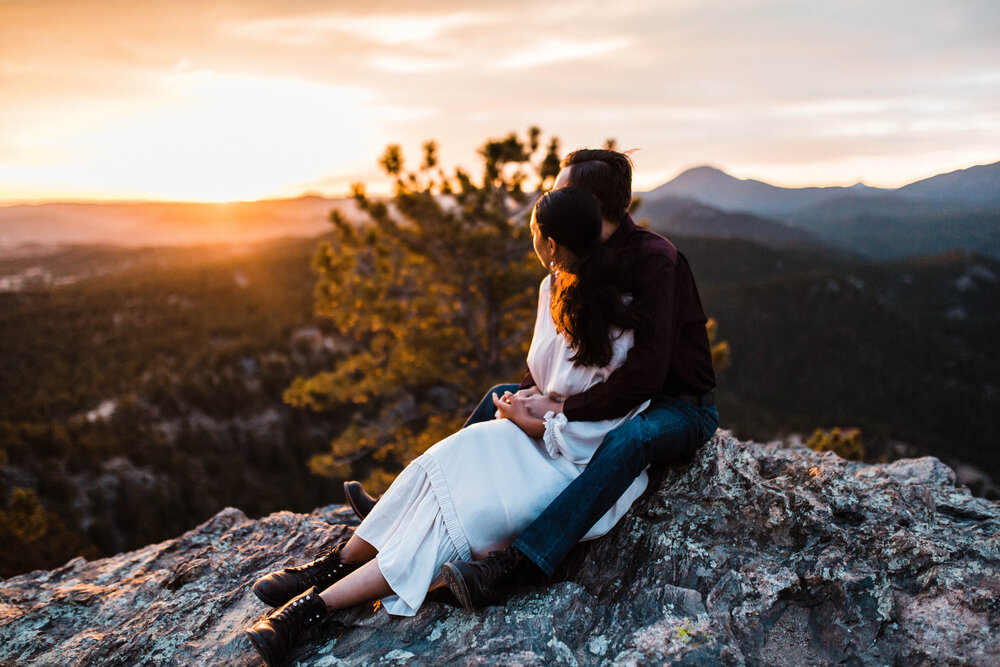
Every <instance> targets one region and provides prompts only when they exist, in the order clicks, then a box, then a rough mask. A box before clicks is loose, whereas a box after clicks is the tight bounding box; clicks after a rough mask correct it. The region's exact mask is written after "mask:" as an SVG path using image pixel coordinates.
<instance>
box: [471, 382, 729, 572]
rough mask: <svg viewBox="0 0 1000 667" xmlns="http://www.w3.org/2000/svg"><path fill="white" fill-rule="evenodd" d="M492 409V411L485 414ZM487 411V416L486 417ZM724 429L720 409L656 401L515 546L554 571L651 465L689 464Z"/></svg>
mask: <svg viewBox="0 0 1000 667" xmlns="http://www.w3.org/2000/svg"><path fill="white" fill-rule="evenodd" d="M510 386H511V385H498V386H497V387H494V388H493V389H491V390H490V392H489V393H488V394H487V395H486V397H485V398H484V399H483V401H482V402H480V404H479V407H477V408H476V410H475V411H474V412H473V413H472V416H471V417H469V421H468V422H466V426H468V425H469V424H474V423H476V422H475V421H473V418H477V417H478V419H477V421H485V420H484V419H483V418H482V417H483V416H484V415H486V414H487V413H488V416H486V419H492V418H493V413H494V412H495V408H494V406H493V401H492V400H491V399H490V395H491V394H492V393H494V392H496V391H498V390H499V392H500V394H501V395H502V394H503V392H504V391H512V392H513V391H516V390H517V388H516V385H513V386H514V389H511V388H510ZM485 404H488V408H489V409H488V410H487V409H485ZM481 410H482V412H481ZM718 427H719V413H718V411H717V410H716V408H715V406H706V407H700V406H697V405H692V404H691V403H687V402H685V401H681V400H679V399H676V398H671V397H669V396H655V397H654V398H653V400H652V401H651V402H650V405H649V407H648V408H646V409H645V410H644V411H642V412H641V413H640V414H638V415H636V416H635V417H633V418H632V419H629V420H628V421H626V422H625V423H623V424H622V425H620V426H619V427H618V428H616V429H615V430H613V431H611V432H610V433H608V434H607V435H606V436H604V441H603V442H602V443H601V446H600V447H598V448H597V451H596V452H594V456H593V457H591V459H590V463H589V464H588V465H587V467H586V468H585V469H584V471H583V472H582V473H580V476H579V477H577V478H576V479H575V480H573V481H572V482H571V483H570V485H569V486H567V487H566V488H565V489H564V490H563V492H562V493H560V494H559V496H558V497H557V498H556V499H555V500H554V501H552V503H551V504H550V505H549V506H548V507H547V508H545V511H543V512H542V514H541V515H540V516H539V517H538V518H537V519H535V520H534V521H533V522H532V523H531V525H530V526H528V528H527V529H526V530H525V531H524V532H523V533H521V536H520V537H519V538H518V539H517V541H515V542H514V547H516V548H517V550H518V551H520V552H521V553H523V554H524V555H525V556H527V557H528V558H529V559H530V560H531V561H532V562H533V563H535V565H537V566H538V568H539V569H540V570H542V571H543V572H545V573H546V574H547V575H549V576H552V572H553V571H554V570H555V569H556V567H558V565H559V564H560V563H561V562H562V561H563V559H565V558H566V555H567V554H569V552H570V550H571V549H572V548H573V547H574V546H575V545H576V543H577V542H579V541H580V538H582V537H583V536H584V535H586V534H587V531H589V530H590V528H591V526H593V525H594V524H595V523H597V520H598V519H600V518H601V517H602V516H604V514H605V512H607V511H608V510H609V509H611V506H612V505H614V504H615V503H616V502H617V501H618V499H619V498H620V497H621V495H622V494H623V493H625V489H627V488H628V487H629V485H631V484H632V482H633V481H634V480H635V478H636V477H638V476H639V473H641V472H642V471H643V470H645V469H646V466H648V465H650V464H665V463H671V462H674V461H678V460H681V459H684V458H686V457H688V456H690V455H691V454H693V453H694V452H695V451H696V450H697V449H698V448H699V447H701V446H702V445H703V444H704V443H705V442H706V441H707V440H708V439H709V438H711V437H712V434H713V433H715V430H716V429H717V428H718Z"/></svg>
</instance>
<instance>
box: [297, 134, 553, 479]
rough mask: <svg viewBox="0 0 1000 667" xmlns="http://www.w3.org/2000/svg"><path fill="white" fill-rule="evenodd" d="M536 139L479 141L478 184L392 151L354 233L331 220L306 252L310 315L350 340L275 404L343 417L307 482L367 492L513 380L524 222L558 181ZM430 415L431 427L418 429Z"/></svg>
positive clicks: (526, 313)
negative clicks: (383, 195)
mask: <svg viewBox="0 0 1000 667" xmlns="http://www.w3.org/2000/svg"><path fill="white" fill-rule="evenodd" d="M540 139H541V132H540V130H538V128H531V129H530V130H529V131H528V136H527V138H526V139H525V138H522V137H520V136H518V135H517V134H515V133H511V134H509V135H508V136H506V137H504V138H502V139H497V140H491V141H488V142H487V143H486V144H485V145H484V146H483V147H482V148H481V149H480V151H479V155H480V157H481V158H482V166H483V172H482V174H483V175H482V180H481V181H479V182H476V181H474V179H473V177H472V176H471V175H469V174H468V173H467V172H465V171H463V170H461V169H456V170H455V172H454V174H453V175H452V176H451V177H449V176H447V175H446V174H445V173H444V171H443V170H441V169H440V168H438V167H437V165H438V161H437V144H436V143H434V142H433V141H429V142H427V143H425V144H424V146H423V149H424V151H423V160H422V162H421V164H420V167H419V169H417V170H416V171H406V169H405V162H404V157H403V152H402V150H401V148H400V147H399V146H397V145H391V146H389V147H387V148H386V150H385V153H384V154H383V155H382V157H381V159H380V160H379V164H380V165H381V166H382V168H383V169H384V170H385V171H386V173H387V174H389V175H390V176H392V177H394V179H395V192H394V195H393V196H392V197H391V198H390V199H388V200H387V201H386V200H379V199H375V198H372V197H369V196H367V194H366V191H365V187H364V185H362V184H357V185H355V186H354V199H355V201H356V202H357V204H358V206H359V208H360V209H361V210H362V211H363V212H364V213H365V214H366V220H365V221H364V222H361V223H356V222H349V221H348V220H346V219H345V218H344V217H343V216H342V215H340V213H338V212H336V211H335V212H333V213H332V214H331V222H332V223H333V235H332V239H331V240H329V241H326V242H323V243H322V244H321V245H320V246H319V248H318V249H317V253H316V256H315V262H314V263H315V267H316V270H317V271H318V273H319V279H318V282H317V285H316V291H315V296H316V311H317V313H318V314H319V315H321V316H323V317H326V318H329V320H330V321H331V322H332V323H333V325H334V326H335V327H336V328H337V329H338V331H339V332H340V334H341V335H342V336H344V337H346V338H347V339H349V340H350V341H351V344H352V348H351V351H350V352H349V353H348V354H347V355H346V357H345V358H343V359H342V360H341V361H340V362H339V363H338V364H337V365H336V367H335V368H333V369H332V370H331V371H329V372H324V373H320V374H318V375H315V376H313V377H310V378H300V379H298V380H296V381H295V382H294V383H293V384H292V386H291V387H290V388H289V389H288V391H287V392H286V393H285V399H286V400H287V401H288V402H289V403H291V404H293V405H299V406H308V407H311V408H313V409H317V410H331V409H337V410H349V411H351V412H352V419H351V422H350V425H349V426H348V427H347V428H346V429H345V430H344V431H343V432H342V433H341V434H340V436H339V437H337V438H336V439H335V440H334V441H333V442H332V443H331V447H330V451H329V452H328V453H326V454H323V455H320V456H317V457H314V458H313V459H312V461H311V463H310V465H311V468H312V469H313V470H314V471H315V472H319V473H321V474H326V475H330V476H334V477H348V476H357V477H360V478H362V479H365V481H366V484H368V485H370V486H371V487H372V488H374V489H379V488H381V487H384V486H387V485H388V483H389V481H391V479H392V478H393V476H394V474H395V472H396V471H398V470H399V469H401V468H402V467H403V466H404V465H405V464H406V463H408V462H409V461H410V460H411V459H412V458H414V457H415V456H417V455H418V454H419V453H421V452H422V451H424V450H425V449H426V448H427V447H428V446H430V445H431V444H433V443H434V442H435V441H436V440H438V439H439V438H440V437H443V436H444V435H447V434H448V433H450V432H452V431H454V430H455V429H456V428H457V427H458V426H459V425H460V424H461V422H462V419H463V418H464V416H465V415H466V414H467V413H468V411H469V409H470V408H471V407H472V405H473V402H474V401H475V400H476V399H478V398H479V396H480V394H481V393H482V391H483V390H484V389H485V388H486V387H488V386H491V385H492V384H495V383H496V382H498V381H501V380H503V381H510V379H511V378H514V377H517V376H518V374H519V373H520V372H521V371H522V370H523V368H524V358H525V355H526V354H527V348H528V345H529V343H530V339H531V330H532V327H533V325H534V311H535V304H536V297H537V290H538V282H539V280H540V279H541V276H542V273H541V271H542V270H541V268H540V267H539V265H538V262H537V260H536V259H535V257H534V255H533V253H532V248H531V234H530V232H529V230H528V224H527V223H528V213H529V212H530V209H531V206H532V205H533V203H534V201H535V199H536V198H537V196H538V194H539V193H540V192H541V191H543V190H544V189H547V188H549V187H551V185H552V183H553V182H554V180H555V176H556V175H557V174H558V171H559V157H558V149H559V142H558V140H557V139H555V138H553V139H551V140H550V141H549V143H548V145H547V148H546V150H544V151H540V150H539V149H540V147H541V142H540ZM429 415H432V416H429Z"/></svg>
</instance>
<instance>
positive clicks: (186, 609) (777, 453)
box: [0, 431, 1000, 666]
mask: <svg viewBox="0 0 1000 667" xmlns="http://www.w3.org/2000/svg"><path fill="white" fill-rule="evenodd" d="M659 477H660V479H659V480H654V483H653V484H651V487H650V491H649V492H648V493H647V494H646V496H644V497H643V498H642V499H641V500H640V501H639V502H637V503H636V505H635V507H634V508H633V510H632V511H631V512H630V513H629V514H628V515H627V516H626V517H625V518H624V519H623V520H622V521H621V522H620V523H619V525H618V526H617V527H616V528H615V529H614V530H613V531H612V532H611V533H610V534H608V535H607V536H605V537H604V538H602V539H600V540H596V541H594V542H589V543H586V544H583V545H581V546H580V547H578V548H577V549H576V550H574V552H573V553H572V554H571V556H570V558H569V559H568V560H567V562H566V563H564V564H563V566H562V567H560V568H559V570H558V571H557V572H556V576H555V577H554V578H553V580H551V581H544V580H542V579H540V578H539V577H532V578H530V579H529V580H526V581H525V582H524V583H523V584H522V585H520V586H518V587H517V588H515V589H513V590H512V591H511V593H512V594H511V597H510V598H509V599H508V600H507V602H506V604H505V605H502V606H493V607H487V608H485V609H483V610H481V611H479V612H477V613H474V614H469V613H466V612H465V611H463V610H461V609H459V608H456V607H453V606H450V605H447V604H444V603H441V602H433V601H428V602H427V603H425V605H424V606H423V608H421V610H420V611H419V613H418V614H417V615H416V616H414V617H412V618H394V617H390V616H389V615H388V614H386V612H385V610H384V609H381V608H375V606H373V605H366V606H363V607H359V608H356V609H352V610H349V611H347V612H342V613H340V614H338V615H337V619H338V620H339V621H340V622H342V623H344V624H346V625H347V626H348V627H347V629H346V630H344V629H341V628H340V627H339V625H337V624H335V623H332V622H326V623H324V624H323V625H321V626H320V627H318V628H316V629H314V630H312V631H310V632H309V633H308V634H307V635H306V636H305V637H303V638H302V641H301V642H300V644H299V646H298V647H297V648H296V649H295V651H294V652H293V653H292V654H291V655H290V656H289V664H299V665H310V666H321V665H324V666H325V665H369V664H385V665H396V664H441V663H454V664H464V665H476V664H497V663H508V664H525V665H550V664H566V665H612V664H614V665H646V664H659V663H675V664H688V665H715V664H724V665H725V664H728V665H764V664H766V665H802V664H819V665H822V664H831V665H832V664H838V663H848V664H860V665H884V664H919V663H924V664H970V665H979V664H988V663H990V662H991V661H993V660H995V656H997V655H1000V632H998V631H1000V605H998V604H997V599H998V598H1000V506H998V504H997V503H996V502H991V501H986V500H983V499H980V498H976V497H973V496H972V495H971V494H970V493H969V491H968V490H967V489H965V488H964V487H958V486H956V485H955V477H954V473H953V472H952V471H951V470H950V469H949V468H948V467H947V466H945V465H944V464H942V463H941V462H939V461H937V460H936V459H933V458H922V459H914V460H905V461H897V462H895V463H890V464H877V465H866V464H863V463H855V462H848V461H844V460H843V459H840V458H838V457H837V456H836V455H835V454H833V453H830V452H827V453H822V454H820V453H816V452H813V451H811V450H808V449H805V448H802V447H785V446H783V445H779V444H773V445H761V444H756V443H748V442H740V441H738V440H736V439H734V438H733V437H732V436H731V435H730V434H728V433H726V432H722V431H720V432H719V433H718V434H716V436H715V437H714V438H713V439H712V440H711V441H710V442H709V443H708V444H707V445H706V446H705V447H703V448H702V449H701V451H700V452H699V453H698V454H697V455H695V457H694V458H693V459H692V460H691V461H689V462H687V463H685V464H682V465H676V466H672V467H670V468H669V469H667V470H666V471H664V472H663V473H662V475H660V476H659ZM354 524H356V520H355V519H354V517H353V514H352V513H351V512H350V510H348V509H346V508H344V507H341V506H329V507H324V508H320V509H318V510H316V511H314V512H313V513H312V514H309V515H300V514H293V513H290V512H278V513H276V514H272V515H270V516H267V517H264V518H263V519H259V520H251V519H248V518H247V517H246V516H244V515H243V514H242V513H241V512H240V511H239V510H235V509H231V508H230V509H226V510H223V511H222V512H220V513H219V514H217V515H216V516H215V517H213V518H212V519H210V520H209V521H207V522H206V523H204V524H202V525H201V526H199V527H197V528H195V529H194V530H192V531H190V532H188V533H185V534H184V535H182V536H180V537H178V538H176V539H173V540H168V541H166V542H162V543H160V544H155V545H150V546H147V547H144V548H142V549H138V550H136V551H133V552H129V553H124V554H119V555H117V556H114V557H111V558H105V559H102V560H98V561H93V562H87V561H85V560H83V559H80V558H78V559H75V560H72V561H70V562H69V563H67V564H66V565H64V566H63V567H61V568H58V569H56V570H52V571H51V572H41V571H37V572H32V573H29V574H25V575H20V576H17V577H12V578H10V579H7V580H5V581H2V582H0V664H8V663H9V664H40V665H48V664H53V665H54V664H59V665H64V664H79V665H120V664H150V665H168V664H169V665H179V664H192V665H194V664H213V665H228V664H233V665H237V664H239V665H245V664H255V663H256V662H259V660H258V658H257V656H256V654H255V653H254V651H253V649H252V647H251V646H250V644H249V643H248V642H247V640H246V639H245V638H244V636H243V630H244V629H245V628H246V627H248V626H249V625H251V624H252V623H253V622H254V621H256V620H257V619H258V618H260V617H262V616H263V615H264V614H265V613H267V611H268V608H266V607H265V606H264V605H263V604H262V603H260V602H259V601H258V600H257V599H256V598H255V597H254V596H253V594H252V593H251V592H250V585H251V584H252V583H253V581H254V580H255V579H256V578H257V577H258V576H259V575H261V574H262V573H265V572H268V571H270V570H273V569H276V568H280V567H284V566H286V565H289V564H293V563H298V562H303V561H306V560H308V559H310V558H311V557H313V556H314V555H316V554H317V553H318V552H319V551H320V550H321V549H322V548H323V547H325V546H328V545H331V544H333V543H335V542H337V541H339V540H341V539H343V538H344V537H345V536H346V535H347V534H348V533H349V531H350V530H351V528H350V526H351V525H354Z"/></svg>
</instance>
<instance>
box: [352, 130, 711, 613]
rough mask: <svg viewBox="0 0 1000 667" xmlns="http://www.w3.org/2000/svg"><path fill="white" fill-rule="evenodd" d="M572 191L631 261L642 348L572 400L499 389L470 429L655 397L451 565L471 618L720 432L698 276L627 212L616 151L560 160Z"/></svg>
mask: <svg viewBox="0 0 1000 667" xmlns="http://www.w3.org/2000/svg"><path fill="white" fill-rule="evenodd" d="M567 185H577V186H582V187H584V188H586V189H587V190H589V191H590V192H591V194H593V195H594V196H595V197H596V198H597V200H598V202H599V203H600V206H601V217H602V234H601V240H602V241H604V242H605V243H606V244H607V246H608V247H610V248H612V249H613V250H615V251H618V252H621V253H623V255H627V257H628V261H630V262H631V276H632V277H631V284H630V290H629V291H630V292H631V294H632V298H633V305H634V306H635V308H636V309H637V310H638V311H639V313H640V314H641V322H640V324H639V325H638V326H637V327H636V329H635V345H634V347H633V348H632V349H631V350H630V351H629V353H628V357H627V358H626V361H625V364H624V365H623V366H622V367H621V368H619V369H618V370H617V371H615V372H614V373H612V374H611V376H610V377H609V378H608V379H607V380H606V381H605V382H602V383H600V384H597V385H595V386H593V387H591V388H590V389H588V390H587V391H586V392H584V393H582V394H579V395H577V396H572V397H569V398H567V399H566V400H565V401H556V400H554V399H553V398H551V397H547V396H543V395H541V394H539V393H538V392H537V391H531V389H532V388H533V387H534V384H535V383H534V380H533V378H531V375H530V373H529V374H528V375H527V376H526V377H525V379H524V380H523V381H522V382H521V385H520V387H515V386H513V385H501V386H499V387H495V388H494V389H493V390H491V391H490V393H489V394H487V397H486V398H484V399H483V401H482V402H481V403H480V405H479V407H478V408H477V409H476V410H475V411H474V412H473V415H472V417H470V419H469V421H468V422H466V426H468V425H469V424H472V423H476V422H478V421H483V420H485V419H491V418H493V416H494V412H495V411H499V413H500V415H501V416H502V417H504V418H508V419H511V420H512V421H514V422H515V423H517V424H518V426H520V427H521V428H522V429H524V430H525V431H526V432H529V433H531V432H538V431H539V429H540V428H541V429H543V428H544V416H545V414H546V413H548V412H552V413H554V414H559V413H562V414H564V415H565V416H566V419H568V420H571V421H595V420H603V419H610V418H613V417H620V416H622V415H624V414H626V413H627V412H629V411H630V410H631V409H632V408H634V407H635V406H636V405H639V404H640V403H642V402H644V401H646V400H647V399H649V400H651V403H650V405H649V407H648V408H647V409H646V410H644V411H643V412H642V413H640V414H639V415H637V416H636V417H634V418H633V419H631V420H629V421H627V422H625V423H624V424H622V425H621V426H619V427H618V428H617V429H615V430H614V431H612V432H611V433H609V434H608V435H607V436H606V437H605V439H604V441H603V442H602V443H601V446H600V447H599V448H598V449H597V451H596V452H595V453H594V456H593V457H592V458H591V461H590V464H589V465H588V466H587V468H586V469H585V470H584V472H583V473H582V474H581V475H580V476H579V477H577V478H576V479H575V480H574V481H573V482H572V483H571V484H570V485H569V486H568V487H567V488H566V489H565V490H564V491H563V492H562V493H561V494H560V495H559V496H558V497H557V498H556V500H555V501H553V502H552V504H551V505H549V507H548V508H546V509H545V511H544V512H542V514H541V515H540V516H539V517H538V518H537V519H536V520H535V521H534V522H533V523H532V524H531V525H530V526H529V527H528V528H527V530H525V531H524V533H522V534H521V536H520V537H519V538H518V539H517V540H516V541H515V542H514V544H513V545H512V546H510V547H508V548H506V549H504V550H503V551H496V552H493V553H491V554H490V555H489V556H488V557H486V558H484V559H482V560H480V561H474V562H471V563H466V562H462V561H455V562H451V563H446V564H445V565H444V567H443V568H442V574H443V575H444V578H445V581H446V582H447V584H448V587H449V588H450V589H451V591H452V593H454V594H455V596H456V597H457V598H458V600H459V601H460V602H461V603H462V606H463V607H465V608H466V609H467V610H470V611H471V610H473V609H476V608H478V607H481V606H483V605H485V604H488V603H489V602H492V601H493V600H495V599H497V598H498V597H499V596H500V595H501V594H502V593H503V592H504V590H505V589H506V588H507V587H509V585H510V584H511V583H512V582H513V573H514V571H515V569H516V568H517V567H518V566H519V565H521V564H522V563H524V562H525V561H527V562H530V563H533V564H534V565H535V566H537V567H538V568H539V569H540V570H542V571H543V572H545V573H546V574H547V575H549V576H551V575H552V573H553V571H554V570H555V568H556V567H557V566H558V565H559V563H561V562H562V561H563V559H565V557H566V555H567V554H568V553H569V551H570V550H571V549H572V548H573V546H574V545H575V544H576V543H577V542H579V540H580V538H582V537H583V536H584V535H585V534H586V533H587V532H588V531H589V530H590V528H591V526H593V525H594V524H595V523H596V522H597V520H598V519H600V518H601V516H603V515H604V513H605V512H607V511H608V509H609V508H610V507H611V506H612V505H613V504H614V503H615V502H616V501H617V500H618V498H619V497H621V495H622V493H623V492H624V491H625V489H627V488H628V487H629V485H630V484H631V483H632V481H633V480H634V479H635V478H636V477H637V476H638V475H639V474H640V473H641V472H642V471H643V470H645V469H646V467H647V466H648V465H650V464H651V463H653V464H664V463H669V462H672V461H676V460H680V459H683V458H685V457H688V456H690V455H691V454H692V453H693V452H694V451H695V450H697V449H698V448H699V447H700V446H701V445H702V444H704V443H705V441H707V440H708V438H710V437H711V436H712V434H713V433H714V432H715V430H716V428H717V427H718V413H717V411H716V408H715V401H714V397H713V390H714V389H715V373H714V371H713V368H712V353H711V347H710V345H709V342H708V334H707V332H706V330H705V322H706V319H707V318H706V317H705V312H704V309H703V308H702V306H701V301H700V299H699V297H698V291H697V288H696V286H695V283H694V277H693V276H692V274H691V269H690V267H689V266H688V263H687V259H686V258H685V257H684V255H683V254H681V253H680V252H678V250H677V248H676V247H674V245H673V244H672V243H671V242H670V241H668V240H667V239H665V238H663V237H662V236H659V235H657V234H654V233H653V232H650V231H648V230H646V229H643V228H641V227H639V226H637V225H636V224H635V222H634V221H633V220H632V218H631V216H630V215H629V214H628V207H629V205H630V203H631V200H632V164H631V161H630V160H629V158H628V156H626V155H624V154H622V153H618V152H616V151H610V150H592V149H583V150H578V151H574V152H573V153H570V154H569V155H567V156H566V157H565V158H564V159H563V162H562V169H561V171H560V172H559V176H558V177H557V178H556V183H555V186H554V187H556V188H559V187H564V186H567ZM515 390H518V391H516V393H514V392H515ZM501 397H502V398H501ZM345 489H346V490H347V492H348V499H349V501H350V502H351V504H352V505H353V506H354V507H355V509H356V510H357V509H360V510H361V512H363V514H367V511H366V510H370V505H371V500H370V499H368V498H367V496H366V495H365V494H363V492H362V490H361V487H360V485H358V484H357V483H349V484H348V485H345Z"/></svg>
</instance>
